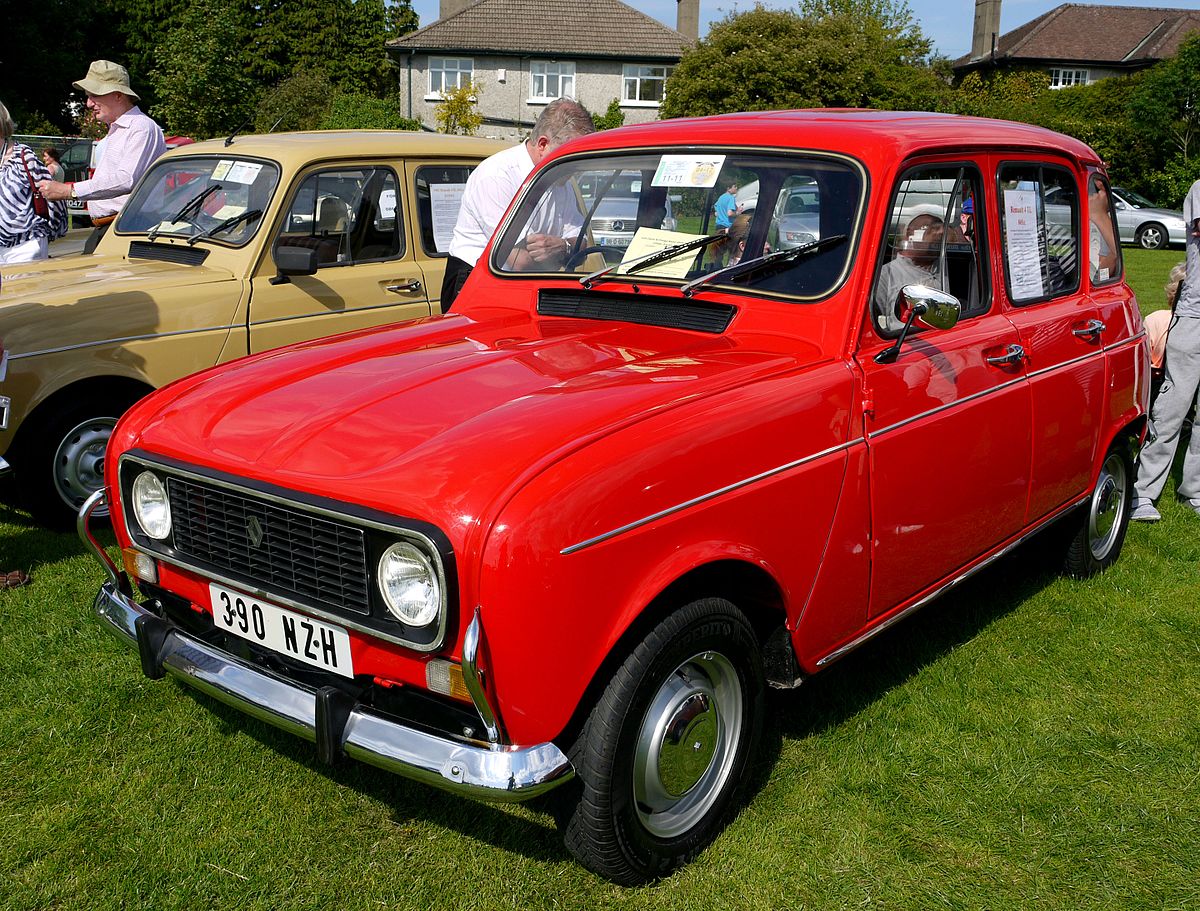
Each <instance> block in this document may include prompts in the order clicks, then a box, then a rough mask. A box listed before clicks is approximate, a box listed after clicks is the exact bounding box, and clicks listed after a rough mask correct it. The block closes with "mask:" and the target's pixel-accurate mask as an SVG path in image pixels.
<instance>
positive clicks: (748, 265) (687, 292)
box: [679, 234, 848, 297]
mask: <svg viewBox="0 0 1200 911" xmlns="http://www.w3.org/2000/svg"><path fill="white" fill-rule="evenodd" d="M847 237H848V235H846V234H834V235H832V236H831V237H822V238H821V239H820V240H816V241H813V242H812V243H811V244H805V245H804V246H802V247H793V248H792V249H791V250H778V251H776V252H775V253H768V254H766V255H765V256H756V257H755V258H754V259H748V260H746V261H745V262H744V263H734V264H733V265H732V266H726V267H725V268H724V269H718V270H717V271H716V272H709V273H708V274H707V275H701V276H700V277H699V278H697V279H696V280H695V281H690V282H688V283H687V284H686V285H684V286H683V287H682V288H680V289H679V290H680V291H681V292H682V293H683V296H684V297H691V296H692V295H693V294H695V293H696V289H697V288H700V287H702V286H703V285H708V284H711V283H712V282H715V281H717V280H718V279H722V278H724V279H732V278H737V277H738V276H739V275H746V274H747V273H750V272H757V271H759V270H760V269H762V268H765V267H766V266H772V265H775V264H777V263H782V262H787V261H788V260H792V259H799V258H800V257H802V256H806V255H808V254H809V253H816V252H817V251H818V250H824V249H825V248H826V247H832V246H833V245H834V244H840V243H842V242H843V241H845V240H846V239H847Z"/></svg>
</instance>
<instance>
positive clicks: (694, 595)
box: [79, 111, 1149, 883]
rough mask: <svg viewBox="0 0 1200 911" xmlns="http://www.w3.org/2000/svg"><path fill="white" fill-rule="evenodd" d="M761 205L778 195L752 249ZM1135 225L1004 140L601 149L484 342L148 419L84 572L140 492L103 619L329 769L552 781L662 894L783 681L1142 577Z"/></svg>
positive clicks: (939, 134) (389, 332)
mask: <svg viewBox="0 0 1200 911" xmlns="http://www.w3.org/2000/svg"><path fill="white" fill-rule="evenodd" d="M734 182H736V183H737V184H738V185H739V186H743V187H744V186H747V185H749V184H751V183H755V184H756V185H757V196H756V201H755V204H754V206H753V208H752V210H751V209H750V207H747V210H746V211H743V212H742V213H741V215H740V216H739V217H738V218H735V219H734V221H733V225H732V227H731V228H730V229H729V231H728V233H724V232H721V231H719V230H718V229H717V228H716V226H715V224H714V217H713V205H714V203H715V201H716V198H717V197H718V196H719V195H720V194H721V193H722V192H723V191H724V188H725V187H726V186H728V185H729V184H730V183H734ZM614 188H619V189H620V192H621V194H622V196H623V197H629V196H631V195H632V196H634V197H636V206H635V207H631V211H630V214H631V217H632V218H634V220H635V222H636V224H635V225H631V226H630V228H631V232H630V234H631V236H630V238H629V243H628V244H623V245H620V246H616V247H614V246H613V245H609V244H602V243H598V242H597V238H596V237H595V236H594V234H593V224H592V223H593V221H594V217H595V215H596V213H597V212H602V211H604V200H605V198H606V196H607V195H608V194H609V193H610V192H613V191H614ZM794 196H798V197H803V199H804V203H805V218H806V221H805V225H804V230H803V233H804V234H805V235H807V236H806V237H804V238H801V239H797V238H796V237H790V236H789V237H781V236H780V232H781V231H782V230H786V231H790V232H791V233H792V234H795V233H796V231H795V229H794V226H792V227H787V226H786V224H785V226H784V227H782V228H781V219H784V218H786V217H787V215H786V212H787V206H786V205H783V204H781V201H786V200H788V199H790V198H792V197H794ZM668 209H670V212H671V214H670V216H668V215H667V212H668ZM1114 224H1115V219H1114V214H1113V210H1112V206H1111V203H1110V202H1109V195H1108V181H1107V178H1106V176H1105V171H1104V167H1103V164H1102V163H1101V161H1100V160H1099V159H1098V158H1097V156H1096V154H1095V153H1094V152H1093V151H1092V150H1091V149H1089V148H1088V147H1087V146H1086V145H1084V144H1082V143H1080V142H1077V141H1075V140H1073V139H1069V138H1067V137H1065V136H1061V135H1058V134H1055V133H1051V132H1047V131H1045V130H1042V129H1037V128H1033V127H1028V126H1021V125H1016V124H1011V123H1003V122H997V121H987V120H971V119H964V118H958V117H953V116H940V115H931V114H902V113H877V112H870V111H802V112H773V113H757V114H734V115H728V116H722V117H715V118H709V119H699V120H680V121H671V122H665V123H657V124H652V125H645V126H638V127H632V128H629V129H621V130H612V131H606V132H602V133H597V134H595V135H593V136H589V137H586V138H584V139H581V140H578V141H575V142H572V143H570V144H568V145H567V146H564V147H563V148H562V149H561V150H560V151H559V152H558V153H557V154H556V155H555V156H554V157H553V158H551V159H549V160H548V161H547V162H546V163H544V164H543V166H542V167H540V168H539V169H538V170H537V171H536V172H535V173H534V174H533V175H532V176H531V178H530V179H529V181H528V182H527V184H526V185H525V187H524V188H523V189H522V191H521V192H520V193H519V194H518V196H517V198H516V200H515V201H514V202H513V204H512V206H511V208H510V210H509V212H508V214H507V216H506V218H505V220H504V222H503V224H502V225H501V227H500V229H499V230H498V232H497V235H496V237H495V238H494V239H493V242H492V244H491V246H490V247H489V249H488V250H487V252H486V253H485V255H484V257H483V258H482V259H481V260H480V263H479V265H478V267H477V268H476V269H475V271H474V272H473V273H472V275H471V277H470V279H469V281H468V283H467V285H466V287H465V288H464V290H463V292H462V294H461V295H460V297H459V298H458V300H457V302H456V303H455V305H454V308H453V311H452V312H450V313H448V314H445V315H441V316H435V317H432V318H426V319H422V320H419V321H416V322H409V323H404V324H400V325H396V326H394V327H391V328H385V329H382V330H381V329H371V330H366V331H360V332H357V333H353V334H349V335H343V336H339V337H336V338H333V339H327V340H324V341H316V342H306V343H303V344H299V345H294V346H292V347H290V348H285V349H280V350H277V351H271V352H267V353H264V354H261V355H255V356H252V357H249V358H245V359H243V360H240V361H237V362H234V363H230V364H226V365H224V366H221V367H217V368H214V369H212V370H209V371H206V372H203V373H199V374H196V375H194V376H191V377H189V378H186V379H183V380H180V381H178V382H176V383H174V384H172V385H170V386H167V387H165V388H163V389H161V390H160V391H158V392H156V393H154V394H152V395H150V396H147V397H146V398H145V399H144V400H142V401H141V402H140V403H139V404H138V405H136V406H135V407H134V408H133V409H132V410H131V411H130V412H129V413H128V414H127V415H126V416H125V417H124V418H123V419H122V421H121V423H120V424H119V425H118V426H117V428H116V430H115V432H114V434H113V437H112V442H111V444H110V446H109V448H108V453H107V461H106V470H105V478H106V484H107V488H106V490H104V491H100V492H99V493H97V494H96V495H95V496H94V497H93V498H92V500H90V501H89V503H88V504H87V505H86V506H85V507H84V509H83V511H82V512H81V514H80V523H79V524H80V531H81V533H82V534H83V536H84V538H85V540H88V541H92V536H91V531H90V529H89V518H90V516H91V514H92V512H93V511H94V510H95V509H96V507H97V506H98V505H99V504H101V503H103V502H105V500H107V504H108V506H109V508H110V509H111V515H112V522H113V525H114V527H115V530H116V534H117V537H118V541H119V543H120V546H121V548H122V549H123V553H124V561H123V567H117V566H115V565H112V564H111V563H108V558H107V557H106V555H105V554H104V552H103V551H102V550H101V549H99V548H95V550H96V553H97V555H98V557H99V558H100V559H101V560H102V561H105V562H106V566H107V570H108V573H109V580H108V581H107V582H106V583H105V584H104V586H103V588H102V589H101V591H100V592H99V595H98V596H97V599H96V602H95V608H96V611H97V612H98V614H99V616H100V617H101V618H102V620H103V622H104V623H105V624H106V625H108V626H109V627H110V628H111V629H112V630H114V631H115V632H116V633H117V634H119V635H120V636H121V637H122V638H123V639H124V640H126V641H127V642H129V643H130V644H132V645H134V646H135V647H136V649H137V653H138V655H139V656H140V660H141V666H142V669H143V670H144V672H145V673H146V674H147V675H149V676H150V677H159V676H161V675H162V674H163V673H164V672H167V673H170V674H172V675H174V676H176V677H178V678H179V679H181V680H182V681H183V682H185V683H187V684H188V685H190V686H193V687H196V688H197V689H199V690H201V691H203V692H205V693H207V694H209V695H211V696H213V697H215V698H217V699H220V700H222V701H224V702H227V703H229V704H231V705H234V706H236V707H238V708H240V709H242V710H244V711H246V712H247V713H249V714H251V715H254V716H256V717H259V718H262V719H266V720H267V721H269V722H271V723H273V724H276V725H278V726H279V727H281V728H283V729H285V730H288V731H291V732H293V733H295V734H297V735H299V736H300V737H304V738H307V739H308V740H311V741H314V742H315V744H316V748H317V751H318V753H319V754H320V755H321V756H322V757H323V758H324V759H327V760H329V761H331V762H332V761H334V760H337V759H339V758H341V757H343V756H349V757H352V758H354V759H358V760H362V761H364V762H367V763H371V764H373V765H376V766H379V767H381V768H383V769H387V770H389V771H392V772H395V773H398V774H400V775H403V776H407V777H409V778H412V779H416V780H417V781H420V782H423V783H425V784H431V785H436V786H439V787H442V788H445V789H448V790H450V791H453V792H457V793H459V794H462V795H465V796H470V797H476V798H482V799H485V800H499V801H514V800H522V799H525V798H529V797H533V796H535V795H542V794H546V792H550V791H553V793H552V794H549V795H547V801H546V803H547V805H549V806H552V807H553V808H554V812H555V813H556V815H557V819H558V822H559V825H560V827H561V830H562V833H563V836H564V839H565V841H566V845H567V847H568V848H569V850H570V851H571V852H573V853H574V854H575V855H576V856H577V857H578V858H579V860H580V861H582V862H583V863H584V864H586V865H587V866H588V867H590V868H592V869H593V870H596V871H598V872H599V873H601V874H602V875H604V876H607V877H610V878H611V879H613V880H615V881H616V882H619V883H638V882H644V881H646V880H649V879H653V878H654V877H657V876H660V875H662V874H664V873H667V872H669V871H670V870H672V869H674V868H676V867H678V866H679V865H681V864H683V863H685V862H686V861H688V860H689V859H690V858H692V857H694V856H695V855H696V854H697V853H698V852H699V851H700V850H701V849H702V848H703V847H704V846H705V845H706V844H707V843H708V842H709V841H710V840H711V839H712V838H713V837H715V835H716V834H717V832H718V831H719V830H720V828H721V826H722V825H723V824H724V822H725V821H726V820H727V819H728V818H729V816H730V815H731V813H732V811H733V810H734V809H735V808H736V807H737V805H738V799H739V794H738V792H739V786H740V785H741V784H742V783H743V782H744V781H745V780H746V778H747V775H746V768H747V763H748V761H749V759H750V757H751V756H752V754H753V751H754V749H755V744H756V739H757V734H758V731H759V729H760V727H761V724H762V718H763V711H764V709H763V706H764V688H765V687H766V686H768V685H775V686H783V687H790V686H794V685H796V684H797V683H798V682H800V681H801V680H803V679H804V678H805V677H807V676H809V675H812V674H815V673H817V672H819V671H820V670H821V669H822V668H825V667H828V666H829V665H830V664H832V663H833V662H835V661H837V660H838V659H839V658H841V657H842V656H844V655H846V654H847V653H848V652H850V651H851V650H853V649H855V648H857V647H858V646H860V645H862V644H863V643H864V642H866V641H868V640H869V639H871V638H872V637H873V636H875V635H876V634H878V633H879V632H881V631H882V630H884V629H885V628H887V627H888V626H890V625H891V624H892V623H894V622H895V621H897V620H899V619H900V618H902V617H904V616H905V615H906V614H908V613H910V612H912V611H914V610H916V609H917V608H920V607H921V606H922V605H924V604H926V603H928V602H929V601H930V600H931V599H932V598H934V597H936V596H937V595H939V594H940V593H942V592H944V591H946V590H947V589H949V588H951V587H953V586H954V585H956V584H958V583H959V582H961V581H962V580H963V579H965V578H967V577H968V576H970V575H972V574H973V573H975V572H976V571H978V570H979V569H981V568H983V567H984V566H986V565H988V564H989V563H990V562H991V561H993V560H995V559H996V558H997V557H998V556H999V555H1001V554H1003V553H1005V552H1006V551H1008V550H1010V549H1011V548H1012V547H1013V546H1014V545H1016V544H1017V543H1018V542H1020V541H1022V540H1024V539H1025V538H1027V537H1028V536H1030V535H1031V534H1033V533H1034V532H1038V531H1039V530H1042V529H1045V528H1047V526H1050V525H1051V524H1052V523H1054V524H1055V526H1056V527H1055V528H1054V529H1053V530H1051V531H1050V533H1049V534H1047V535H1046V540H1048V541H1051V542H1058V543H1059V544H1060V546H1061V548H1062V559H1063V566H1064V567H1065V569H1066V571H1067V572H1069V573H1070V574H1073V575H1076V576H1086V575H1088V574H1091V573H1094V572H1096V571H1098V570H1101V569H1103V568H1104V567H1105V566H1107V565H1108V564H1110V563H1111V562H1112V561H1113V560H1115V559H1116V558H1117V556H1118V554H1119V553H1120V551H1121V545H1122V541H1123V539H1124V536H1125V531H1126V527H1127V523H1128V520H1129V512H1130V492H1131V485H1132V480H1133V461H1132V460H1133V454H1134V452H1135V451H1136V449H1137V446H1138V444H1139V441H1140V440H1141V438H1142V437H1143V434H1144V432H1145V427H1146V396H1147V387H1148V379H1149V365H1148V359H1147V351H1146V345H1145V341H1144V338H1143V331H1142V326H1141V321H1140V319H1139V316H1138V309H1137V307H1136V305H1135V302H1134V300H1133V295H1132V293H1131V292H1130V290H1129V287H1128V286H1127V285H1126V284H1125V282H1124V280H1123V273H1122V267H1121V258H1120V257H1121V253H1120V247H1119V246H1118V244H1117V243H1116V236H1117V235H1116V229H1115V227H1114ZM93 547H94V542H93ZM131 577H132V582H131ZM134 582H136V587H137V589H138V590H139V592H140V594H139V595H137V596H135V594H134V588H133V583H134Z"/></svg>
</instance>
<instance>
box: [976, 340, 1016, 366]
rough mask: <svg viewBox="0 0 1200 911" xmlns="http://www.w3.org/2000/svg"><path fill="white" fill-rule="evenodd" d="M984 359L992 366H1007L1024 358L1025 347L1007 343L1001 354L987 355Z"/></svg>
mask: <svg viewBox="0 0 1200 911" xmlns="http://www.w3.org/2000/svg"><path fill="white" fill-rule="evenodd" d="M985 360H987V362H988V363H989V364H991V365H992V366H993V367H1007V366H1010V365H1012V364H1019V363H1021V361H1023V360H1025V349H1024V348H1022V347H1021V346H1020V345H1009V346H1008V347H1007V348H1005V349H1004V353H1003V354H998V355H996V356H995V357H989V358H986V359H985Z"/></svg>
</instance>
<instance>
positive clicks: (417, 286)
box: [383, 278, 421, 294]
mask: <svg viewBox="0 0 1200 911" xmlns="http://www.w3.org/2000/svg"><path fill="white" fill-rule="evenodd" d="M383 290H385V291H391V292H393V293H394V294H403V293H404V292H406V291H420V290H421V280H420V279H419V278H410V279H408V280H407V281H400V282H397V283H396V284H394V285H384V288H383Z"/></svg>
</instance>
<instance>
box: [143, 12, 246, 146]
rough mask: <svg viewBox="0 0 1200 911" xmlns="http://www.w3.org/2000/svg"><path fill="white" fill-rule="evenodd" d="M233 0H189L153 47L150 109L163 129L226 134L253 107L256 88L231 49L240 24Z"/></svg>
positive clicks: (240, 32)
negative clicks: (154, 94) (153, 101)
mask: <svg viewBox="0 0 1200 911" xmlns="http://www.w3.org/2000/svg"><path fill="white" fill-rule="evenodd" d="M238 12H239V10H238V8H237V6H236V5H235V4H230V3H227V2H225V0H189V3H188V5H187V9H186V10H185V11H184V14H183V17H182V18H181V20H180V22H179V24H178V25H177V26H176V27H175V28H174V29H172V30H171V31H170V32H168V33H167V36H166V37H165V38H164V39H163V42H162V44H160V45H159V47H158V49H157V50H156V51H155V55H154V59H155V68H154V69H153V70H151V72H150V79H151V81H152V82H153V84H154V87H155V90H156V91H157V93H158V97H159V103H158V104H157V105H156V106H155V107H154V114H155V115H156V116H157V117H159V118H160V119H161V120H162V122H163V125H164V127H165V129H166V131H167V132H168V133H180V134H183V135H187V136H193V137H196V138H197V139H199V138H207V137H209V136H216V135H219V134H224V133H230V132H232V131H233V130H235V129H237V128H238V127H239V126H240V125H242V124H243V123H244V122H245V121H246V120H247V119H248V117H249V115H250V113H251V112H252V111H253V110H254V102H255V100H256V94H257V93H256V90H255V85H254V82H253V80H251V78H250V77H249V75H247V73H246V70H245V67H244V65H243V62H242V60H241V59H239V55H238V54H237V50H238V48H239V47H241V46H242V43H243V41H244V36H245V34H246V29H245V25H244V22H243V21H242V20H241V17H240V16H239V15H238Z"/></svg>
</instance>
